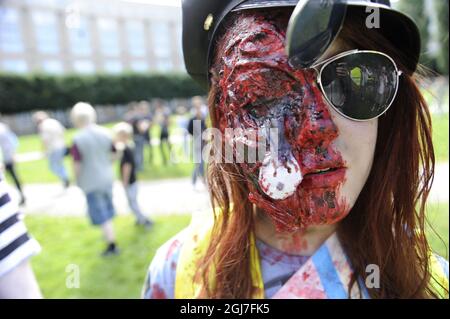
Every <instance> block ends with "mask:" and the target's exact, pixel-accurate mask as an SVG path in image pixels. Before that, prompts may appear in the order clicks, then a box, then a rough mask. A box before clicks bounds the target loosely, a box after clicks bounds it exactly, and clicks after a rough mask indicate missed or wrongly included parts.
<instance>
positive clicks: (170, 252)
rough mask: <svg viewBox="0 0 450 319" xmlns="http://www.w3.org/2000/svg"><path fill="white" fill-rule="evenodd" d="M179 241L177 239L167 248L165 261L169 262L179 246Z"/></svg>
mask: <svg viewBox="0 0 450 319" xmlns="http://www.w3.org/2000/svg"><path fill="white" fill-rule="evenodd" d="M180 244H181V243H180V241H179V240H178V239H175V240H174V241H173V242H172V243H171V244H170V246H169V249H168V250H167V254H166V260H169V259H170V257H172V255H173V253H174V252H175V250H176V249H177V248H178V247H179V246H180Z"/></svg>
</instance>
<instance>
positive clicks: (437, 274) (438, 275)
mask: <svg viewBox="0 0 450 319" xmlns="http://www.w3.org/2000/svg"><path fill="white" fill-rule="evenodd" d="M430 272H431V282H430V285H431V288H432V289H433V291H434V292H435V293H436V294H437V295H438V296H439V297H440V298H445V299H448V297H449V295H448V286H449V285H448V277H447V275H446V274H445V272H444V269H443V267H442V265H441V263H440V262H439V260H438V258H437V257H436V255H435V254H433V253H431V254H430Z"/></svg>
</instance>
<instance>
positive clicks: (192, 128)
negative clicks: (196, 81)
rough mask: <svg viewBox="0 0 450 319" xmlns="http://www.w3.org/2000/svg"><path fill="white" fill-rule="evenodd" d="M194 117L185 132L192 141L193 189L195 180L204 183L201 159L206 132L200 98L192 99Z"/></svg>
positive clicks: (202, 160)
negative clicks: (204, 133) (198, 179)
mask: <svg viewBox="0 0 450 319" xmlns="http://www.w3.org/2000/svg"><path fill="white" fill-rule="evenodd" d="M192 104H193V107H194V109H193V111H194V116H193V117H192V118H191V119H190V120H189V123H188V127H187V131H188V132H189V134H190V135H191V136H192V140H193V152H194V153H193V160H194V163H195V167H194V171H193V172H192V185H193V187H194V188H195V185H196V183H197V178H198V177H200V179H201V181H202V182H203V184H205V183H206V181H205V162H204V159H203V154H202V150H203V146H204V144H205V140H204V137H203V132H204V131H205V130H206V122H205V118H204V113H203V112H202V105H203V104H202V100H201V98H200V97H198V96H197V97H194V98H192Z"/></svg>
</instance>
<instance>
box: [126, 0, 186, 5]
mask: <svg viewBox="0 0 450 319" xmlns="http://www.w3.org/2000/svg"><path fill="white" fill-rule="evenodd" d="M122 1H124V2H134V3H148V4H156V5H163V6H171V7H181V0H122Z"/></svg>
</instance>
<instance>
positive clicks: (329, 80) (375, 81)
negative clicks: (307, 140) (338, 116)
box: [321, 52, 397, 120]
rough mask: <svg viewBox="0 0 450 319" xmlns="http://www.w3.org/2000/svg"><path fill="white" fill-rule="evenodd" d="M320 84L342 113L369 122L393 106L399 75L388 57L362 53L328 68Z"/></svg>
mask: <svg viewBox="0 0 450 319" xmlns="http://www.w3.org/2000/svg"><path fill="white" fill-rule="evenodd" d="M321 82H322V86H323V89H324V93H325V95H326V97H327V99H328V100H329V102H330V103H331V104H333V106H334V107H335V108H336V109H337V110H338V111H339V112H341V113H342V114H344V115H346V116H348V117H350V118H352V119H355V120H368V119H372V118H375V117H377V116H379V115H380V114H382V113H383V112H385V111H386V109H387V108H388V107H389V105H390V104H391V103H392V101H393V99H394V98H395V93H396V89H397V73H396V68H395V65H394V64H393V63H392V61H391V60H390V59H389V58H388V57H386V56H384V55H381V54H377V53H370V52H359V53H355V54H351V55H347V56H344V57H342V58H339V59H337V60H335V61H333V62H332V63H330V64H328V65H327V66H326V67H325V68H324V69H323V71H322V76H321Z"/></svg>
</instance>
